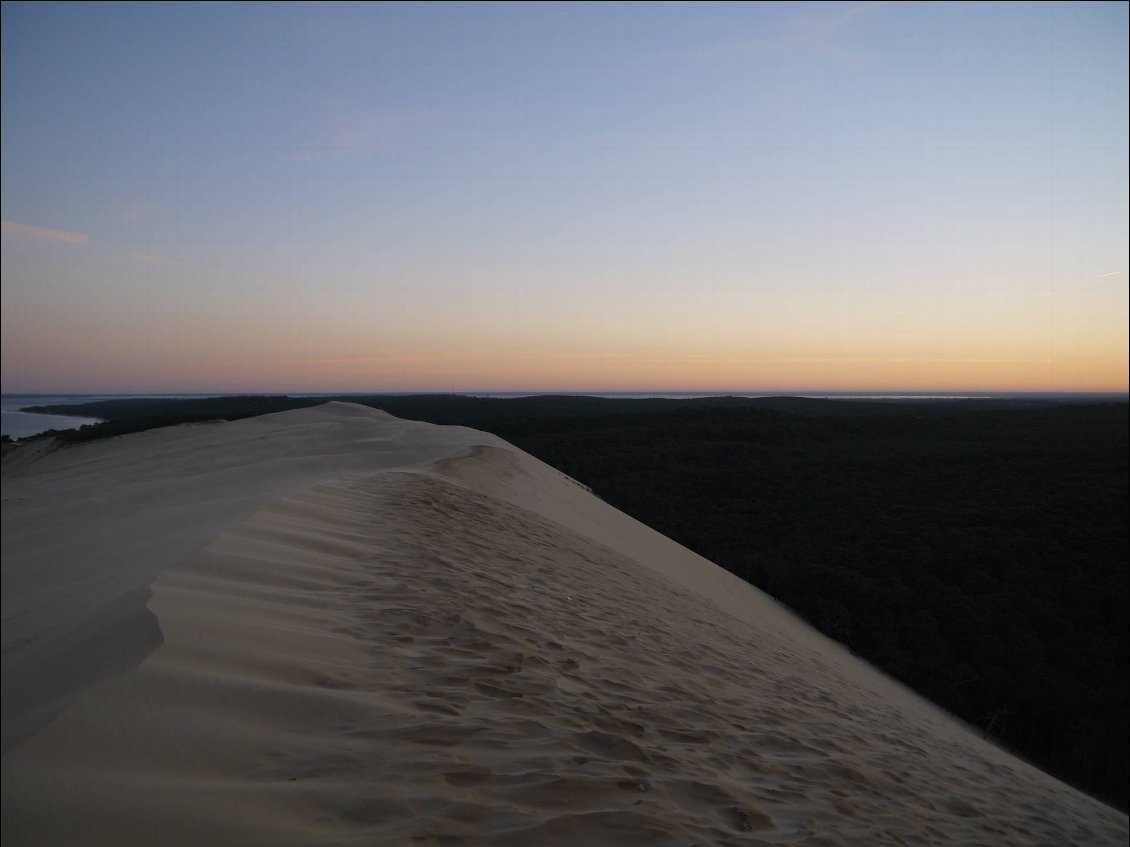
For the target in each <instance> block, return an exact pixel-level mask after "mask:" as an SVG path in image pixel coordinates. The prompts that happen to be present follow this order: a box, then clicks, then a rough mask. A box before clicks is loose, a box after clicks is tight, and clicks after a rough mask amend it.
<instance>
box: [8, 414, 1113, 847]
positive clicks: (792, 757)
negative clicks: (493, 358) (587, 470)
mask: <svg viewBox="0 0 1130 847" xmlns="http://www.w3.org/2000/svg"><path fill="white" fill-rule="evenodd" d="M241 424H242V426H241V425H240V424H224V425H214V426H210V427H205V428H201V429H202V430H212V432H211V433H210V434H209V438H211V440H210V441H197V442H195V443H197V444H198V445H199V446H198V448H197V449H198V450H199V449H200V447H203V446H204V445H207V450H209V451H214V452H216V453H223V454H224V455H229V453H225V451H229V452H230V456H232V457H238V460H237V459H233V460H232V462H231V463H230V464H223V463H222V462H219V461H218V460H217V459H216V457H215V456H213V457H211V458H209V457H208V456H206V455H196V456H195V458H194V450H193V449H192V447H191V445H190V444H188V443H184V444H182V445H181V448H182V449H179V450H178V442H179V439H180V438H183V439H185V441H186V442H189V441H193V440H195V439H198V438H201V437H202V435H201V434H200V433H198V432H197V431H195V430H188V431H187V432H185V431H183V430H181V431H180V432H179V434H174V433H173V432H169V433H166V434H165V435H163V436H162V439H163V441H162V445H161V447H160V449H159V450H156V451H153V450H150V451H149V452H148V453H147V454H146V455H148V456H149V458H142V453H143V451H144V450H145V449H146V445H145V443H144V442H143V441H142V440H140V438H139V437H130V438H124V439H120V440H119V443H117V444H115V445H104V446H103V447H101V448H99V447H98V445H91V448H90V449H89V450H88V451H87V452H86V453H85V458H84V457H82V455H81V454H79V453H77V452H76V453H75V454H74V455H72V456H70V457H66V456H59V457H57V458H52V457H48V458H47V459H43V460H40V461H41V462H44V463H46V462H47V461H49V460H50V461H53V462H54V464H53V465H51V466H49V467H47V471H44V472H40V473H38V474H35V473H33V471H34V469H35V467H36V465H38V464H39V462H35V463H31V464H30V465H28V466H27V467H26V468H25V469H24V470H23V471H22V472H21V474H20V475H19V476H18V477H17V478H16V479H13V480H12V481H11V482H12V483H13V484H15V483H17V482H19V481H20V480H27V481H29V482H24V483H23V484H24V485H25V486H26V487H24V488H13V489H12V490H13V491H16V490H18V491H28V490H29V489H32V488H35V486H38V488H35V490H36V491H38V496H40V497H48V496H53V495H51V486H50V485H49V484H48V482H47V480H48V479H51V480H54V482H53V483H52V484H53V485H54V486H55V487H56V488H57V489H58V491H59V496H60V497H63V499H65V497H68V496H69V497H72V498H73V497H76V496H77V495H76V494H75V493H74V491H73V490H70V489H66V486H67V485H68V484H70V485H72V486H74V485H76V484H77V483H75V482H74V480H76V479H77V480H79V481H82V480H92V477H91V476H89V474H90V473H91V470H90V468H91V467H99V468H103V469H106V468H110V467H112V466H122V465H124V466H127V467H129V468H132V470H131V471H130V472H129V473H128V474H126V475H125V476H124V477H116V478H115V479H116V480H117V482H116V484H117V485H119V486H121V487H127V486H128V485H129V484H130V483H131V482H132V483H133V484H136V485H138V486H141V485H142V484H143V483H144V480H146V479H149V478H150V477H149V476H147V474H148V473H152V474H153V476H154V477H156V476H159V475H160V473H161V472H162V471H161V470H160V468H158V467H157V466H155V465H154V464H152V463H156V462H159V461H164V462H167V461H168V460H169V459H168V455H167V454H168V453H169V452H172V453H176V454H177V455H179V456H180V459H179V460H178V462H179V467H181V468H182V469H183V471H184V473H185V474H186V476H190V477H191V476H192V473H193V469H194V468H197V467H199V468H200V470H199V473H198V474H197V476H196V477H193V478H194V479H197V478H198V477H205V476H207V474H209V473H214V474H215V477H214V479H215V480H217V483H216V485H215V491H216V492H217V495H216V496H217V499H219V500H221V501H223V502H225V503H228V504H230V503H238V504H239V506H240V508H229V510H228V511H225V512H223V517H222V518H217V517H215V516H214V515H213V513H212V512H210V511H208V509H207V507H206V506H204V505H202V504H199V503H194V502H191V497H192V496H193V492H197V493H199V491H207V490H208V486H207V485H206V483H205V482H203V481H200V480H199V479H198V481H197V482H196V483H192V482H191V481H187V482H184V486H185V487H182V488H175V489H173V490H174V491H175V492H176V493H178V494H179V496H181V497H182V498H183V499H184V500H185V501H186V502H182V503H181V508H182V509H183V510H184V514H185V515H186V516H187V517H186V522H191V521H190V520H189V519H190V518H191V519H197V518H198V517H199V516H200V515H203V516H204V518H200V519H199V520H198V522H197V523H195V524H193V525H192V526H183V527H180V532H182V533H184V537H187V538H191V539H193V540H194V541H193V543H186V542H178V544H179V546H178V545H174V544H173V543H172V542H168V543H167V544H166V546H164V547H159V548H154V547H152V545H154V544H155V543H156V542H152V541H150V542H148V543H149V544H150V545H151V546H150V547H144V546H143V545H142V542H141V541H139V540H138V539H137V538H134V537H132V536H130V533H144V532H145V527H146V523H145V510H146V509H149V510H152V511H154V512H155V513H158V514H160V513H162V510H163V509H165V508H166V507H167V505H168V504H167V503H166V502H165V499H164V498H168V497H169V496H171V495H170V493H169V490H168V489H158V490H155V493H152V494H151V495H149V498H148V501H147V502H146V501H144V498H141V497H138V498H137V499H136V500H135V501H134V502H135V509H136V512H135V514H134V516H133V517H132V518H131V519H129V520H126V519H121V520H119V522H118V523H116V524H114V526H115V527H116V529H115V531H116V533H117V537H115V538H111V539H109V540H108V541H107V543H108V544H109V545H110V546H111V547H114V549H116V550H119V551H121V552H120V553H118V554H116V556H115V554H112V553H105V554H102V555H103V559H101V560H99V564H98V566H99V567H101V568H111V567H112V566H114V565H112V564H111V563H119V564H118V565H116V566H120V567H123V568H127V569H128V568H132V569H133V570H131V571H130V573H131V574H132V576H131V579H132V582H130V583H129V585H130V586H131V589H130V590H133V591H136V590H139V587H140V588H141V589H144V588H145V586H147V585H149V583H148V582H147V581H146V579H148V580H151V581H152V584H151V588H150V591H151V596H149V597H148V600H147V604H146V611H147V613H148V614H151V615H152V616H153V618H154V620H155V621H156V622H157V623H158V624H159V634H160V636H161V638H160V639H159V640H158V642H157V643H156V644H154V645H151V646H150V647H149V648H148V649H149V650H150V651H151V652H148V653H147V654H146V655H143V656H141V658H140V659H139V661H140V664H138V665H137V666H136V668H135V669H133V670H131V671H128V672H121V671H122V669H121V668H118V669H113V668H103V671H104V672H103V673H102V674H101V676H100V677H99V679H98V681H97V683H96V684H92V685H91V686H90V687H88V688H86V689H85V690H84V691H83V692H81V694H77V695H75V696H74V699H73V700H72V701H71V702H70V704H69V706H67V708H65V709H64V710H62V711H61V713H59V714H58V715H57V716H56V717H55V718H54V720H53V721H52V722H51V723H50V724H49V725H47V726H46V727H43V728H39V729H38V731H35V732H33V733H31V734H30V737H27V738H26V739H25V740H23V741H22V743H20V744H19V745H18V746H16V747H15V749H13V750H12V751H10V752H9V753H8V754H7V755H6V756H5V758H4V760H3V793H4V797H3V802H4V810H3V826H4V832H3V835H4V841H5V844H8V843H15V844H21V843H24V844H153V843H161V844H186V845H187V844H200V843H211V844H280V845H286V844H375V843H379V844H439V843H468V844H500V845H501V844H516V845H518V844H523V845H524V844H605V843H616V844H641V845H643V844H646V845H661V844H671V845H677V844H678V845H681V844H688V845H689V844H743V845H758V844H810V845H817V844H860V845H863V844H867V845H870V844H899V843H904V844H1017V845H1020V844H1025V845H1027V844H1035V843H1045V844H1049V845H1050V844H1125V843H1126V838H1127V820H1126V817H1125V816H1124V815H1121V814H1119V813H1117V812H1115V811H1114V810H1111V809H1109V808H1108V807H1106V806H1103V805H1102V804H1100V803H1098V802H1096V801H1094V800H1092V799H1090V798H1088V797H1085V796H1083V795H1081V794H1079V793H1078V792H1076V791H1074V790H1072V789H1070V788H1068V787H1066V786H1064V785H1062V784H1061V783H1059V782H1057V781H1055V780H1054V779H1052V778H1050V777H1048V776H1047V775H1045V774H1043V773H1041V772H1040V771H1038V770H1036V769H1034V768H1031V767H1030V766H1028V765H1026V764H1024V763H1023V762H1020V761H1018V760H1016V759H1015V758H1013V757H1011V756H1009V755H1007V754H1006V753H1004V752H1002V751H1000V750H998V749H996V748H994V747H992V746H990V745H988V744H986V743H985V742H983V741H982V740H981V739H979V738H978V737H976V736H975V735H973V734H971V733H970V732H968V731H967V730H966V729H964V728H963V727H961V726H960V725H958V724H957V723H956V722H954V721H952V720H951V719H949V718H947V717H946V716H944V715H942V714H941V713H939V712H938V711H937V710H935V709H933V708H932V707H930V706H929V705H928V704H925V703H923V702H922V701H921V700H919V699H918V698H915V697H914V696H912V695H910V694H909V693H908V692H906V691H904V690H903V689H901V688H900V687H899V686H897V685H895V684H894V683H892V682H890V681H889V680H886V679H884V678H883V677H881V676H880V675H878V674H877V673H875V672H874V671H873V670H871V669H870V668H868V667H866V666H864V665H863V664H861V663H859V662H858V661H856V660H855V659H853V658H852V657H851V656H850V655H848V654H847V653H846V652H845V651H843V650H842V649H840V648H839V647H837V646H836V645H834V644H832V643H831V642H828V641H827V640H825V639H823V638H821V637H820V636H818V635H816V634H815V633H813V632H812V631H811V630H810V629H809V628H808V627H806V626H805V625H804V624H802V623H801V622H800V621H798V620H796V619H795V618H794V617H792V616H791V615H790V614H788V613H787V612H786V611H785V610H783V609H781V608H780V607H779V606H777V605H776V604H774V603H773V602H772V601H771V600H769V599H768V598H766V597H765V596H764V595H761V594H760V592H757V591H756V590H755V589H753V588H752V587H750V586H747V585H745V584H744V583H741V582H740V581H739V580H736V579H734V578H733V577H731V576H730V575H728V574H726V573H724V572H723V571H721V570H720V569H718V568H716V567H715V566H714V565H712V564H711V563H709V562H707V561H705V560H703V559H701V558H700V557H698V556H695V555H694V554H692V553H690V552H689V551H686V550H684V549H683V548H681V547H679V546H678V545H676V544H674V543H673V542H671V541H670V540H668V539H665V538H663V537H662V536H660V535H658V534H657V533H654V532H653V531H651V530H650V529H648V528H647V527H644V526H642V525H641V524H639V523H637V522H635V521H633V520H632V519H631V518H628V517H627V516H625V515H623V514H621V513H619V512H617V511H616V510H614V509H612V508H611V507H609V506H608V505H607V504H605V503H603V502H602V501H600V500H599V499H598V498H596V497H594V496H593V495H591V494H590V493H588V492H587V491H586V490H584V489H583V487H581V486H579V485H578V484H576V483H575V482H573V481H572V480H570V479H568V478H567V477H564V476H563V475H561V474H559V473H558V472H556V471H554V470H553V469H551V468H548V467H547V466H545V465H543V464H542V463H540V462H538V461H537V460H535V459H533V458H532V457H529V456H527V455H525V454H523V453H521V452H520V451H517V450H515V449H514V448H512V447H510V446H509V445H506V444H504V443H503V442H501V441H499V440H498V439H495V438H493V437H491V436H488V435H484V434H481V433H472V432H470V431H468V430H463V429H455V428H443V427H426V426H425V425H421V424H410V423H408V422H403V421H397V420H395V419H390V418H388V417H387V416H380V415H379V414H378V415H369V414H368V413H367V412H365V411H363V410H362V411H358V409H357V407H350V406H345V407H344V408H337V407H331V408H326V407H323V408H322V409H318V410H305V411H304V412H300V413H283V414H281V415H274V416H269V418H264V419H257V421H247V422H241ZM292 430H293V431H292ZM319 430H320V431H321V434H320V435H319V434H318V431H319ZM225 432H226V433H227V434H225ZM260 434H262V435H264V436H265V437H266V440H267V441H271V440H273V439H278V440H279V441H280V442H281V443H283V444H285V445H286V447H285V449H283V448H279V449H277V450H275V451H274V452H272V451H271V450H270V449H269V448H268V447H267V446H266V445H256V444H255V442H257V441H259V440H260V438H259V435H260ZM135 439H136V440H135ZM131 440H132V442H133V443H132V444H131ZM319 444H320V445H321V446H320V447H319V446H318V445H319ZM256 446H258V448H259V450H260V452H258V453H256V452H255V451H254V449H253V448H254V447H256ZM402 447H403V448H404V449H402ZM103 451H104V452H103ZM280 462H282V463H290V464H291V465H293V467H290V468H287V469H286V472H280V473H272V469H274V470H278V468H277V465H278V463H280ZM217 465H219V466H217ZM265 466H266V467H265ZM163 467H167V466H163ZM295 468H299V469H301V472H299V471H297V470H296V469H295ZM105 472H107V473H108V471H105ZM241 474H243V475H245V476H249V477H251V478H253V479H255V480H258V482H256V483H255V484H254V485H251V484H248V488H240V487H239V485H238V484H236V483H234V482H233V480H237V479H239V477H240V475H241ZM267 478H270V480H271V481H270V482H264V481H263V480H264V479H267ZM8 482H9V481H8V480H6V484H5V497H6V498H7V497H9V493H10V492H9V487H8ZM33 484H34V485H33ZM193 485H199V489H197V488H194V487H193ZM225 486H227V487H225ZM186 491H187V492H188V493H185V492H186ZM248 492H251V493H248ZM64 494H65V496H64ZM24 496H27V495H26V494H25V495H24ZM71 502H74V501H71ZM76 508H77V507H76ZM194 508H195V509H197V511H194ZM5 519H6V520H7V519H8V503H7V502H6V503H5ZM59 523H60V526H59V531H60V533H62V532H64V531H71V532H72V533H73V532H75V531H74V530H73V529H71V528H69V527H68V526H66V524H65V522H64V521H62V520H61V519H60V521H59ZM157 526H158V527H159V528H158V529H157V530H156V531H159V532H160V531H165V530H164V529H161V528H160V527H162V526H163V525H157ZM8 532H9V527H8V525H7V524H6V525H5V554H6V555H5V568H6V569H7V567H8V559H9V556H8V555H7V553H8V545H9V541H8ZM209 534H210V537H208V538H204V536H208V535H209ZM78 535H79V537H80V538H82V536H81V533H78ZM180 537H181V536H180V535H178V538H180ZM201 538H204V540H203V541H200V540H199V539H201ZM87 542H89V539H87ZM23 543H25V544H26V543H27V542H26V541H25V542H23ZM115 545H116V546H115ZM20 549H23V548H20ZM149 549H159V550H160V551H161V552H164V553H165V554H166V555H165V558H164V559H163V560H162V564H160V565H157V564H153V563H149V564H146V565H144V566H143V565H141V564H138V563H136V562H133V561H132V560H130V558H129V557H130V556H131V555H136V554H137V551H139V550H141V551H147V550H149ZM68 552H69V554H70V555H72V556H74V557H76V558H80V559H81V558H82V556H83V549H82V547H81V546H77V545H75V546H72V548H71V549H70V550H69V551H68ZM21 578H22V579H24V580H27V581H31V580H32V577H31V576H29V575H27V574H26V573H24V574H22V577H21ZM113 578H115V579H117V577H113ZM5 579H6V580H7V576H6V577H5ZM119 581H120V580H119ZM115 584H117V583H115ZM123 596H124V597H125V598H126V599H125V600H123V599H122V597H123ZM130 597H132V595H128V592H127V594H126V595H119V596H117V597H114V598H111V599H114V600H116V601H117V602H119V603H122V602H130ZM20 601H21V598H15V599H14V600H12V601H11V602H13V603H18V602H20ZM5 602H6V603H7V602H9V601H8V598H5ZM6 608H7V607H6ZM95 612H96V613H95V614H94V615H93V617H92V618H91V616H90V615H88V617H87V618H83V619H82V620H80V621H79V624H80V626H78V628H79V629H82V627H83V626H86V627H87V628H89V625H90V623H91V620H93V621H94V622H95V623H97V621H98V613H97V610H95ZM56 617H57V618H59V619H60V620H57V621H56V622H55V623H56V627H57V628H58V627H59V626H63V625H72V626H75V625H76V624H75V621H74V620H70V619H65V616H63V615H61V614H59V613H56ZM5 627H7V612H6V613H5ZM119 629H120V632H119V636H120V637H121V638H123V639H124V638H128V636H129V635H130V634H136V633H137V632H138V629H137V627H133V628H131V627H120V628H119ZM84 631H85V630H84ZM72 635H73V633H72ZM74 637H76V638H81V633H80V634H79V636H74ZM7 639H8V633H7V631H6V632H5V644H6V645H7V644H8V640H7ZM36 659H37V654H34V653H28V654H26V656H25V664H26V665H27V668H28V669H29V673H30V672H33V671H35V670H36V669H37V666H36V664H35V660H36ZM141 659H143V661H142V660H141ZM48 664H49V663H48ZM48 670H49V668H48ZM5 688H6V689H7V688H8V678H7V675H5Z"/></svg>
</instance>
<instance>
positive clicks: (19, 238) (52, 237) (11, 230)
mask: <svg viewBox="0 0 1130 847" xmlns="http://www.w3.org/2000/svg"><path fill="white" fill-rule="evenodd" d="M0 237H3V239H4V241H5V242H10V243H18V244H36V245H42V246H47V245H51V244H66V245H70V246H74V247H83V246H86V245H89V244H93V243H94V240H93V239H92V238H91V237H90V236H89V235H87V234H86V233H83V232H68V231H67V230H65V229H49V228H47V227H41V226H28V225H27V224H20V223H16V222H15V221H0Z"/></svg>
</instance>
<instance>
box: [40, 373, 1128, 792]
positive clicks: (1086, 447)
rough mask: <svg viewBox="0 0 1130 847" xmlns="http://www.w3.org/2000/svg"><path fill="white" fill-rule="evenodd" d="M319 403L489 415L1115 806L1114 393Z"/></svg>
mask: <svg viewBox="0 0 1130 847" xmlns="http://www.w3.org/2000/svg"><path fill="white" fill-rule="evenodd" d="M326 399H329V398H324V397H322V398H289V397H244V398H215V399H209V400H176V401H174V400H127V401H107V402H104V403H99V404H86V405H83V406H67V407H54V411H61V410H63V409H66V411H67V412H68V413H72V414H89V415H93V416H97V417H105V418H107V419H108V420H107V422H106V423H104V424H100V425H95V426H91V427H84V428H83V429H82V430H78V431H74V432H72V433H69V434H68V433H55V435H57V436H60V437H61V438H62V439H63V440H65V441H70V442H75V441H81V440H87V439H90V438H99V437H107V436H111V435H117V434H121V433H124V432H129V431H134V430H138V429H147V428H150V427H152V426H160V425H167V424H170V423H178V422H182V421H186V420H209V419H216V418H234V417H245V416H248V415H253V414H262V413H264V412H269V411H279V410H282V409H285V408H294V407H297V406H305V405H312V404H315V403H321V402H325V400H326ZM334 399H342V400H348V401H351V402H363V403H366V404H368V405H373V406H378V407H380V408H382V409H385V410H386V411H388V412H390V413H392V414H394V415H397V416H400V417H405V418H412V419H417V420H427V421H431V422H434V423H445V424H448V423H450V424H461V425H466V426H473V427H476V428H479V429H484V430H488V431H491V432H494V433H496V434H498V435H500V436H501V437H503V438H505V439H507V440H508V441H510V442H511V443H513V444H515V445H516V446H518V447H520V448H522V449H523V450H526V451H527V452H529V453H531V454H533V455H535V456H537V457H538V458H540V459H542V460H543V461H545V462H547V463H549V464H551V465H553V466H554V467H556V468H558V469H559V470H561V471H563V472H565V473H567V474H569V475H570V476H572V477H574V478H576V479H577V480H579V481H581V482H583V483H585V484H587V485H589V486H591V488H592V489H593V491H594V493H596V494H597V495H598V496H600V497H602V498H603V499H604V500H606V501H607V502H608V503H610V504H611V505H613V506H615V507H616V508H618V509H621V510H623V511H624V512H627V513H628V514H630V515H632V516H634V517H636V518H638V519H639V520H641V521H643V522H644V523H646V524H649V525H650V526H652V527H654V528H655V529H657V530H658V531H660V532H662V533H664V534H665V535H668V536H670V537H671V538H673V539H675V540H676V541H678V542H680V543H681V544H683V545H685V546H687V547H689V548H690V549H692V550H694V551H696V552H698V553H700V554H702V555H703V556H705V557H707V558H709V559H711V560H712V561H714V562H716V563H717V564H719V565H721V566H722V567H724V568H726V569H728V570H730V571H732V572H733V573H735V574H737V575H739V576H741V577H743V578H744V579H746V580H748V581H750V582H752V583H753V584H755V585H757V586H759V587H761V588H762V589H764V590H765V591H766V592H768V593H769V594H771V595H773V596H774V597H776V598H777V599H778V600H780V601H781V602H782V603H784V604H786V605H787V606H789V607H791V608H792V609H793V610H795V611H796V612H797V613H798V614H800V615H801V616H802V617H804V618H805V619H806V620H808V621H809V622H810V623H812V624H813V625H814V626H816V627H817V628H819V629H820V630H822V631H823V632H825V633H826V634H828V635H830V636H831V637H832V638H835V639H837V640H838V641H840V642H842V643H843V644H845V645H847V646H848V647H849V648H850V649H851V650H852V651H853V652H854V653H856V654H857V655H859V656H860V657H862V658H864V659H866V660H867V661H869V662H871V663H872V664H874V665H876V666H878V667H879V668H881V669H883V670H884V671H885V672H886V673H888V674H890V675H892V676H894V677H896V678H897V679H899V680H901V681H902V682H904V683H905V684H907V685H908V686H910V687H911V688H913V689H915V690H916V691H918V692H920V693H921V694H923V695H924V696H925V697H927V698H929V699H931V700H933V701H934V702H936V703H938V704H940V705H941V706H943V707H944V708H946V709H948V710H949V711H951V712H953V713H954V714H956V715H957V716H959V717H961V718H962V719H964V720H965V721H967V722H968V723H970V724H972V725H973V726H974V727H976V728H978V729H979V730H980V731H981V732H982V733H984V734H985V735H986V736H987V737H990V738H993V739H995V740H996V741H997V742H998V743H1000V744H1002V745H1004V746H1005V747H1007V748H1009V749H1011V750H1012V751H1014V752H1016V753H1018V754H1019V755H1021V756H1023V757H1025V758H1027V759H1028V760H1030V761H1032V762H1034V763H1035V764H1037V765H1039V766H1041V767H1043V768H1044V769H1046V770H1048V771H1049V772H1051V773H1052V774H1054V775H1056V776H1058V777H1060V778H1062V779H1064V780H1065V781H1067V782H1070V783H1072V784H1074V785H1076V786H1078V787H1080V788H1082V789H1083V790H1085V791H1088V792H1089V793H1092V794H1094V795H1096V796H1098V797H1099V798H1101V799H1103V800H1106V801H1107V802H1109V803H1111V804H1113V805H1115V806H1118V807H1120V808H1122V809H1125V808H1126V807H1127V749H1128V735H1127V713H1128V709H1130V702H1128V697H1127V672H1126V668H1127V663H1128V651H1127V597H1128V586H1127V571H1128V565H1127V562H1128V558H1130V551H1128V548H1127V525H1128V511H1130V504H1128V493H1127V489H1128V479H1130V474H1128V461H1127V459H1128V442H1127V432H1128V416H1127V404H1126V403H1124V402H1118V403H1115V402H1110V403H1077V404H1068V403H1055V402H1035V401H965V402H963V401H946V402H940V403H929V402H921V401H919V402H910V403H883V402H854V401H818V400H801V399H790V398H770V399H762V400H748V399H739V398H712V399H708V400H694V401H692V400H616V399H599V398H585V397H538V398H523V399H517V400H502V399H485V398H471V397H458V396H453V397H448V396H439V395H436V396H417V397H395V396H374V397H364V398H359V397H355V396H348V397H341V398H334ZM45 410H46V409H45Z"/></svg>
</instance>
